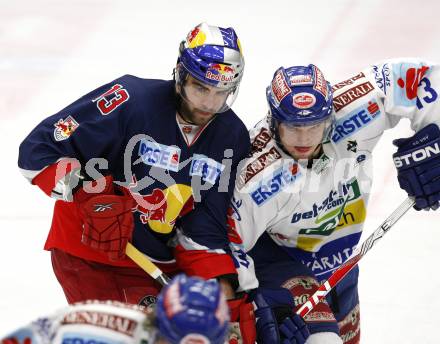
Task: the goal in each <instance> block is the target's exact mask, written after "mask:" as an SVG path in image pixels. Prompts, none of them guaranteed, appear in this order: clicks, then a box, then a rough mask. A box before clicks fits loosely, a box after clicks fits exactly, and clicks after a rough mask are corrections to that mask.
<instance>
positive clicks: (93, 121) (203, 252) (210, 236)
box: [18, 75, 250, 278]
mask: <svg viewBox="0 0 440 344" xmlns="http://www.w3.org/2000/svg"><path fill="white" fill-rule="evenodd" d="M177 106H178V104H177V97H176V94H175V89H174V81H163V80H149V79H141V78H138V77H134V76H130V75H125V76H123V77H121V78H119V79H116V80H114V81H113V82H111V83H109V84H106V85H104V86H102V87H100V88H98V89H96V90H94V91H92V92H90V93H89V94H87V95H85V96H83V97H82V98H80V99H78V100H77V101H75V102H74V103H72V104H71V105H69V106H68V107H66V108H65V109H63V110H61V111H60V112H58V113H57V114H55V115H53V116H50V117H48V118H46V119H45V120H43V121H42V122H41V123H40V124H39V125H38V126H37V127H36V128H35V129H34V130H33V131H32V132H31V133H30V134H29V135H28V136H27V137H26V139H25V140H24V141H23V142H22V144H21V145H20V154H19V160H18V165H19V167H20V170H21V171H22V173H23V174H24V176H25V177H26V178H27V179H28V180H30V181H31V182H32V183H33V184H37V185H38V186H40V187H41V188H42V189H43V190H44V191H45V192H46V193H47V194H49V195H51V196H52V197H55V198H58V200H57V201H56V204H55V211H54V217H53V222H52V227H51V230H50V233H49V236H48V239H47V242H46V245H45V248H46V249H52V248H58V249H62V250H64V251H66V252H68V253H70V254H72V255H75V256H79V257H82V258H84V259H88V260H93V261H98V262H102V263H105V264H112V265H120V266H132V265H133V263H132V262H131V261H129V260H128V259H125V260H123V261H118V262H110V261H109V260H108V258H107V256H106V255H105V254H103V253H102V252H98V251H95V250H92V249H90V248H89V247H87V246H85V245H82V244H81V233H82V227H81V224H80V221H79V218H78V215H77V210H76V205H75V204H74V203H72V202H68V201H69V197H68V192H66V187H65V186H66V185H67V184H68V182H69V180H68V179H69V176H70V174H69V171H70V170H69V168H67V169H65V172H64V173H61V175H60V172H59V171H60V168H59V166H60V163H62V162H66V161H77V162H78V163H79V164H80V165H81V171H84V170H85V171H88V170H90V169H92V171H93V170H96V172H97V173H100V174H102V175H112V176H113V178H114V180H115V181H119V182H120V183H121V184H123V185H125V186H126V187H128V188H130V190H131V191H132V193H133V194H136V195H138V196H139V197H140V199H142V200H144V201H145V202H140V203H138V205H137V206H136V208H135V209H133V216H134V219H135V229H134V234H133V244H134V246H136V247H137V248H138V249H139V250H140V251H142V252H143V253H145V254H146V255H147V256H149V257H150V258H152V260H154V261H159V262H173V261H174V258H175V252H176V250H175V247H176V245H177V247H178V250H177V251H178V252H180V253H182V252H183V255H182V254H181V256H182V257H183V258H182V259H183V262H184V264H183V265H194V264H196V265H197V264H199V265H200V268H201V269H203V270H204V271H209V270H211V272H209V273H208V272H207V274H208V275H207V276H205V277H208V278H210V277H213V276H215V275H216V274H215V272H214V271H219V270H221V269H222V267H221V265H224V266H229V268H224V270H228V269H229V270H230V271H229V270H228V271H220V273H219V274H222V273H231V272H233V271H232V269H233V268H232V267H233V263H232V260H231V259H230V257H229V256H228V255H227V254H225V253H226V251H227V247H228V239H227V234H226V233H227V232H226V210H227V206H228V202H229V199H230V196H231V192H232V187H230V186H231V185H234V182H235V175H236V169H237V165H238V163H239V162H240V161H241V159H242V158H243V157H245V156H246V155H247V153H248V150H249V142H250V140H249V134H248V132H247V130H246V127H245V126H244V124H243V123H242V122H241V120H240V119H239V118H238V117H237V116H236V114H235V113H234V112H233V111H232V110H228V111H227V112H224V113H221V114H218V115H217V116H215V117H214V119H213V120H211V121H210V122H209V123H208V124H206V125H205V126H204V127H203V128H201V129H200V131H199V132H198V133H197V137H196V139H194V140H193V142H192V143H191V144H189V143H188V142H187V141H186V140H185V135H184V132H183V131H182V129H181V127H180V126H179V124H178V122H177V117H176V116H177ZM72 159H76V160H72ZM71 168H73V167H71ZM61 170H62V169H61ZM89 174H91V173H89ZM176 233H177V235H176ZM172 239H173V240H172ZM171 241H172V242H173V243H171ZM188 252H192V253H194V252H195V253H197V254H196V255H192V256H193V257H195V258H194V259H187V257H189V256H190V255H189V254H186V253H188ZM202 258H203V259H202ZM219 259H220V260H219ZM207 261H211V262H215V263H213V265H215V267H214V266H211V264H210V263H206V262H207ZM202 262H203V268H202V266H201V264H202ZM223 263H225V264H223ZM191 269H196V270H197V267H194V266H192V267H191ZM211 274H213V276H211ZM202 275H203V274H202Z"/></svg>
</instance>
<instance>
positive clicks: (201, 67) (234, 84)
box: [175, 23, 244, 112]
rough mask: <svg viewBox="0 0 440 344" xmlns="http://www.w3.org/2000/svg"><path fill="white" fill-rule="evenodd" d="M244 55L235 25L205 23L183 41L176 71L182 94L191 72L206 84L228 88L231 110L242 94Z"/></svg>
mask: <svg viewBox="0 0 440 344" xmlns="http://www.w3.org/2000/svg"><path fill="white" fill-rule="evenodd" d="M243 71H244V58H243V54H242V51H241V46H240V41H239V39H238V37H237V34H236V33H235V31H234V29H233V28H222V27H218V26H212V25H208V24H206V23H201V24H199V25H197V26H196V27H195V28H194V29H192V30H191V31H190V32H189V33H188V35H187V37H186V40H184V41H182V42H181V43H180V48H179V57H178V59H177V66H176V71H175V78H176V84H177V91H178V92H179V93H180V94H181V95H182V96H183V97H184V94H182V90H183V85H184V83H185V80H186V78H187V77H188V74H190V75H191V76H192V77H194V78H195V79H197V80H199V81H201V82H203V83H204V84H207V85H211V86H214V87H217V88H220V89H222V90H225V91H228V93H229V94H228V97H227V99H226V101H225V104H224V106H223V107H222V108H221V109H220V110H219V111H218V112H224V111H226V110H228V109H229V108H230V107H231V106H232V103H233V102H234V101H235V98H236V97H237V94H238V87H239V84H240V81H241V78H242V77H243Z"/></svg>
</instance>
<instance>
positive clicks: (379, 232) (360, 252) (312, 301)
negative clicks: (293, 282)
mask: <svg viewBox="0 0 440 344" xmlns="http://www.w3.org/2000/svg"><path fill="white" fill-rule="evenodd" d="M414 204H415V201H414V200H413V199H412V198H410V197H408V198H407V199H406V200H405V201H404V202H403V203H402V204H401V205H400V206H399V207H398V208H397V209H396V210H394V212H393V213H392V214H391V215H390V216H388V217H387V219H386V220H385V221H384V222H382V224H381V225H380V226H379V227H378V228H377V229H376V230H375V231H374V232H373V233H372V234H371V235H370V236H369V237H368V238H367V239H366V240H365V241H364V242H363V243H362V246H360V247H359V245H358V246H357V247H356V249H355V251H354V252H353V253H352V254H351V256H350V258H349V259H348V260H347V261H346V262H345V263H344V264H342V265H341V266H340V267H339V268H337V269H336V270H335V271H334V272H333V274H332V275H331V276H330V277H329V279H328V280H327V281H325V282H324V283H323V284H321V286H320V287H319V288H318V290H317V291H316V292H315V293H314V294H313V295H312V296H310V297H309V299H308V300H307V301H306V302H305V303H304V304H303V305H302V306H301V308H299V309H298V310H297V311H296V313H297V314H298V315H300V316H301V317H304V316H305V315H307V314H308V313H309V312H310V311H311V310H312V309H313V308H314V307H315V306H316V305H317V304H318V303H319V302H320V301H321V300H322V299H323V298H324V297H325V296H326V295H327V294H328V293H329V291H330V290H331V289H332V288H334V287H335V286H336V284H338V283H339V282H340V281H341V280H342V279H343V278H344V277H345V275H347V274H348V273H349V272H350V271H351V269H353V268H354V267H355V266H356V265H357V263H358V262H359V260H361V258H362V257H363V256H364V255H365V254H366V253H367V252H368V251H369V250H370V249H371V248H372V247H373V246H374V245H375V244H376V242H378V241H379V240H380V239H382V237H383V236H384V235H385V234H386V233H387V232H388V231H389V230H390V229H391V227H392V226H393V225H394V224H395V223H396V222H397V221H398V220H399V219H400V218H401V217H402V216H403V215H405V213H406V212H407V211H408V210H409V209H410V208H411V207H412V206H413V205H414Z"/></svg>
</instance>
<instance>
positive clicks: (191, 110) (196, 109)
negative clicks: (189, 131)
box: [181, 75, 229, 125]
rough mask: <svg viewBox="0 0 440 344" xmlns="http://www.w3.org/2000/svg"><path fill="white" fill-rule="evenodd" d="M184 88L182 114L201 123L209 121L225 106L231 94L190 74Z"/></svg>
mask: <svg viewBox="0 0 440 344" xmlns="http://www.w3.org/2000/svg"><path fill="white" fill-rule="evenodd" d="M183 88H184V90H183V92H184V97H183V101H182V109H181V112H182V113H181V115H182V117H184V119H186V120H188V121H189V122H192V123H194V124H199V125H203V124H206V123H208V122H209V121H210V120H211V119H212V118H213V117H214V115H215V114H216V113H217V112H218V111H219V110H220V109H221V108H222V107H223V105H224V104H225V102H226V99H227V97H228V95H229V91H228V90H224V89H220V88H217V87H214V86H210V85H206V84H204V83H202V82H200V81H198V80H197V79H194V78H193V77H192V76H190V75H189V76H188V79H187V80H186V81H185V84H184V86H183Z"/></svg>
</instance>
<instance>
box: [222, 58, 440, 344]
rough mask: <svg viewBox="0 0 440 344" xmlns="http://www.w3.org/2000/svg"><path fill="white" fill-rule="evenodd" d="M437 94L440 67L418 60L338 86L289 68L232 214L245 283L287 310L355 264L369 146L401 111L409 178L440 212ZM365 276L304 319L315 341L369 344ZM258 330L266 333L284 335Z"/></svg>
mask: <svg viewBox="0 0 440 344" xmlns="http://www.w3.org/2000/svg"><path fill="white" fill-rule="evenodd" d="M439 91H440V68H439V67H438V66H435V65H433V64H431V63H427V62H424V61H421V60H418V59H409V60H405V61H403V60H389V61H385V62H382V63H379V64H376V65H373V66H371V67H369V68H367V69H365V70H363V71H362V72H360V73H358V74H357V75H355V76H353V77H352V78H350V79H347V80H345V81H342V82H340V83H335V84H334V85H333V86H332V87H331V86H330V84H329V83H328V82H327V81H326V80H325V78H324V76H323V73H322V72H321V71H320V70H319V69H318V68H317V67H316V66H314V65H309V66H294V67H290V68H283V67H281V68H279V69H278V70H277V71H276V72H275V74H274V78H273V80H272V82H271V84H270V85H269V87H268V88H267V100H268V103H269V113H268V115H267V116H266V117H265V118H264V119H263V120H262V121H260V122H259V123H258V124H257V125H256V126H255V127H254V128H253V129H252V130H251V141H252V152H251V155H250V157H249V158H248V159H247V161H246V163H245V165H244V168H243V169H242V172H241V175H240V176H239V177H238V178H237V181H236V188H235V192H234V197H233V200H232V206H231V209H230V212H229V218H228V223H229V232H230V240H231V242H232V244H231V245H232V248H233V251H234V255H235V258H236V265H237V267H238V271H239V279H240V285H241V288H242V289H244V290H248V289H253V288H257V287H258V291H259V292H260V294H261V295H263V297H264V298H265V299H266V301H267V303H269V304H270V305H271V306H272V307H273V308H274V312H275V315H277V314H276V313H277V309H279V308H280V307H281V306H284V309H285V306H286V305H287V306H289V307H291V308H293V309H297V308H298V306H299V305H300V304H302V303H304V302H305V301H306V300H307V298H308V297H309V296H311V295H312V294H313V292H314V291H315V290H316V288H317V287H318V285H319V283H320V282H322V281H324V280H326V279H327V278H328V277H329V276H330V275H331V273H332V271H333V270H335V269H336V268H338V267H339V266H340V265H342V264H343V263H344V261H345V260H347V258H348V257H349V256H350V254H351V253H352V251H353V249H354V247H355V246H356V245H357V243H358V241H359V239H360V236H361V232H362V228H363V224H364V221H365V217H366V209H367V204H368V198H369V194H370V189H371V183H372V178H371V177H372V175H371V170H372V169H371V167H372V166H371V160H372V159H371V154H372V152H373V150H374V148H375V146H376V144H377V143H378V141H379V139H380V137H381V136H382V134H383V132H384V130H386V129H389V128H392V127H394V126H395V125H396V124H397V123H398V122H399V120H400V119H402V118H408V119H409V120H410V121H411V127H412V129H413V130H414V131H415V132H416V133H415V135H414V136H412V137H410V138H405V139H399V140H395V141H394V144H395V145H396V146H397V147H398V149H397V153H395V154H394V155H393V157H394V162H395V165H396V167H397V169H398V181H399V184H400V186H401V188H403V189H404V190H406V191H407V192H408V195H409V196H412V197H414V198H415V200H416V205H415V208H416V209H430V208H432V209H436V208H437V207H438V203H439V199H440V181H439V176H440V147H439V144H440V131H439V128H438V125H440V102H439V100H438V92H439ZM390 159H391V157H390ZM256 277H257V278H256ZM258 283H259V284H258ZM357 283H358V269H357V268H355V269H353V270H352V271H351V272H350V273H349V275H347V276H346V277H345V278H344V279H343V280H342V281H341V282H340V283H339V284H338V285H337V286H336V288H335V289H334V290H332V292H331V293H330V294H329V295H328V296H327V302H325V303H320V304H319V305H318V306H317V308H316V309H314V310H313V311H312V312H311V313H310V314H309V315H308V316H306V317H305V321H306V323H307V324H308V327H309V329H310V332H311V335H310V337H309V338H308V339H307V341H306V343H307V344H309V343H341V341H342V342H343V343H349V344H352V343H359V340H360V322H359V319H360V312H359V299H358V292H357ZM292 296H293V297H292ZM284 316H285V315H284ZM284 316H281V320H282V318H283V317H284ZM335 319H336V321H335ZM277 320H278V321H279V320H280V316H279V315H278V316H277ZM336 322H337V324H338V326H336V327H335V326H334V325H335V324H336ZM259 328H260V326H259V324H258V322H257V333H258V338H259V339H260V341H264V342H270V341H274V340H279V339H281V340H284V338H282V334H281V338H278V339H276V338H275V339H270V338H268V337H267V336H265V333H264V331H261V329H260V330H259Z"/></svg>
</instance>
